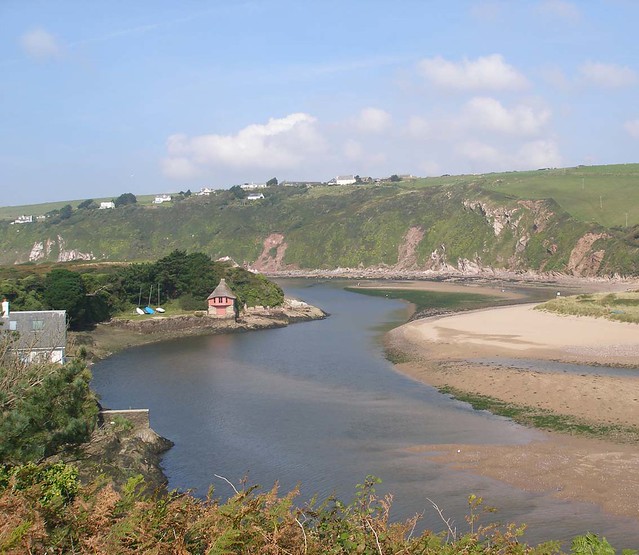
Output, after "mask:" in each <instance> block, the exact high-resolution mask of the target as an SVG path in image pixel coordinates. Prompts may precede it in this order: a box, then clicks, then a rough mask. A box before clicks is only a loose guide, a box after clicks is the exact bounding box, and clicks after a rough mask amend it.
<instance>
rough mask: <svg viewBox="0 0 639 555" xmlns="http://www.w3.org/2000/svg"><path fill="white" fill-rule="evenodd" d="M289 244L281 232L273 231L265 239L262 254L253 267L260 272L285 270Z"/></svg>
mask: <svg viewBox="0 0 639 555" xmlns="http://www.w3.org/2000/svg"><path fill="white" fill-rule="evenodd" d="M287 247H288V245H287V244H286V243H285V242H284V235H282V234H281V233H271V234H270V235H269V236H268V237H267V238H266V239H264V248H263V249H262V254H260V256H259V257H258V259H257V260H256V261H255V262H254V263H253V264H252V267H253V268H255V269H256V270H257V271H259V272H272V271H277V270H283V269H285V268H284V255H285V254H286V249H287Z"/></svg>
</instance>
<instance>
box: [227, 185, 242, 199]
mask: <svg viewBox="0 0 639 555" xmlns="http://www.w3.org/2000/svg"><path fill="white" fill-rule="evenodd" d="M229 191H230V192H231V193H232V194H233V196H234V197H235V198H236V199H243V198H244V197H245V196H246V191H245V190H244V189H242V187H240V186H239V185H234V186H233V187H231V188H230V189H229Z"/></svg>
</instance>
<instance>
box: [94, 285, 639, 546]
mask: <svg viewBox="0 0 639 555" xmlns="http://www.w3.org/2000/svg"><path fill="white" fill-rule="evenodd" d="M344 285H345V284H344V283H342V282H331V281H327V282H319V281H313V280H289V281H286V282H284V283H283V286H284V289H285V291H286V293H287V294H289V295H291V296H295V297H297V298H300V299H304V300H306V301H307V302H309V303H311V304H313V305H315V306H319V307H320V308H322V309H324V310H325V311H327V312H328V313H330V317H329V318H327V319H326V320H321V321H314V322H307V323H301V324H295V325H291V326H289V327H286V328H279V329H272V330H263V331H258V332H251V333H241V334H229V335H212V336H200V337H189V338H182V339H175V340H172V341H166V342H163V343H158V344H152V345H146V346H142V347H136V348H132V349H129V350H126V351H124V352H121V353H119V354H116V355H114V356H112V357H110V358H108V359H106V360H104V361H101V362H99V363H98V364H96V365H95V366H94V367H93V374H94V378H93V387H94V389H95V390H96V391H97V392H98V393H99V394H100V396H101V398H102V403H103V405H105V406H106V407H108V408H113V409H122V408H141V407H146V408H149V409H150V412H151V424H152V426H153V428H154V429H155V430H156V431H157V432H158V433H159V434H161V435H163V436H164V437H167V438H169V439H171V440H172V441H174V442H175V446H174V447H173V448H172V449H171V450H170V451H168V452H167V453H166V455H165V456H164V458H163V467H164V470H165V473H166V475H167V476H168V478H169V487H170V488H178V489H189V490H193V491H194V493H195V494H196V495H202V496H203V495H206V493H207V491H208V489H209V486H210V485H213V486H214V488H215V495H216V496H220V497H227V496H229V495H231V494H232V491H231V489H230V486H229V485H228V484H227V483H226V482H225V481H224V480H222V479H219V478H216V477H215V475H216V474H217V475H220V476H224V477H225V478H227V479H228V480H230V481H231V482H233V483H235V484H238V485H239V483H240V481H241V480H242V479H245V480H246V482H247V483H248V484H249V485H253V484H260V485H262V486H263V487H264V488H270V487H271V486H272V485H273V484H274V483H275V482H277V481H279V484H280V489H281V491H282V492H288V491H290V490H291V489H293V488H294V487H295V486H296V485H298V484H299V485H300V498H299V499H300V502H302V501H303V500H306V499H308V498H310V497H311V496H312V495H313V494H317V495H318V496H319V497H320V498H325V497H327V496H329V495H331V494H336V495H337V496H338V497H339V498H340V499H342V500H344V501H349V500H350V499H351V498H352V496H353V494H354V488H355V485H356V484H357V483H361V482H362V481H363V480H364V478H365V477H366V475H368V474H373V475H375V476H378V477H380V478H381V479H382V480H383V483H382V484H381V485H380V486H379V487H378V488H377V491H378V493H382V494H383V493H386V492H391V493H393V495H394V503H393V511H392V515H393V518H407V517H409V516H412V515H414V514H415V513H422V512H423V513H424V519H423V526H425V527H427V528H432V529H435V530H442V529H443V528H444V524H443V523H442V521H441V520H440V518H439V516H438V515H437V514H436V513H435V511H434V510H433V509H432V508H430V503H429V502H428V500H427V498H430V499H432V500H433V501H434V502H436V503H437V504H438V505H439V507H440V508H441V509H442V510H443V511H444V514H445V515H446V516H447V517H451V518H452V519H453V520H454V521H455V523H456V525H457V527H458V529H459V530H466V523H465V521H464V515H465V514H466V509H467V504H466V499H467V496H468V495H469V494H471V493H474V494H476V495H480V496H482V497H483V498H484V500H485V502H486V504H487V505H489V506H492V507H497V508H498V511H497V512H496V513H492V514H490V515H488V516H487V517H486V522H489V521H490V522H492V521H495V520H499V521H502V522H510V521H515V522H520V523H521V522H525V523H527V524H528V526H529V529H528V532H527V533H526V536H525V539H526V540H527V541H529V542H533V543H536V542H540V541H544V540H548V539H560V540H565V539H568V538H571V537H573V536H575V535H578V534H581V533H584V532H586V531H593V532H596V533H600V534H603V535H605V536H606V537H607V538H608V539H609V541H611V542H612V543H613V545H616V546H617V547H631V546H637V545H639V531H637V530H636V528H637V523H636V521H631V520H629V519H623V518H616V517H612V516H609V515H606V514H603V513H602V512H600V511H599V510H598V509H597V508H596V507H593V506H591V505H588V504H584V503H576V502H566V501H560V500H556V499H554V498H552V496H550V495H547V494H531V493H526V492H522V491H520V490H518V489H516V488H513V487H510V486H507V485H505V484H503V483H501V482H499V481H497V480H492V479H489V478H484V477H481V476H476V475H473V474H471V473H468V472H462V471H457V470H455V469H453V468H451V467H450V466H444V465H441V464H437V463H434V462H432V461H430V460H429V459H428V457H427V456H426V455H424V454H423V453H422V454H420V453H414V452H411V451H409V450H408V448H410V447H411V446H415V445H425V444H433V445H436V444H442V443H484V444H491V443H524V442H529V441H531V440H533V439H535V438H539V437H540V434H539V433H538V432H536V431H534V430H530V429H527V428H524V427H522V426H519V425H516V424H513V423H512V422H510V421H508V420H506V419H504V418H501V417H496V416H493V415H490V414H488V413H485V412H478V411H474V410H472V409H471V408H470V407H469V406H468V405H467V404H465V403H461V402H458V401H454V400H451V399H449V398H448V397H447V396H445V395H442V394H440V393H439V392H437V391H436V390H435V389H433V388H432V387H429V386H427V385H423V384H421V383H417V382H415V381H413V380H410V379H409V378H406V377H404V376H403V375H400V374H398V373H397V372H395V370H394V368H393V366H392V364H390V363H389V362H388V361H387V360H386V359H385V358H384V356H383V350H382V347H381V344H380V341H379V339H380V335H381V331H380V330H382V329H387V328H389V327H392V326H393V325H398V324H401V323H403V322H404V321H406V318H407V316H408V313H407V308H406V305H405V304H404V303H403V302H401V301H395V300H389V299H383V298H376V297H369V296H365V295H358V294H355V293H350V292H347V291H344V290H343V287H344Z"/></svg>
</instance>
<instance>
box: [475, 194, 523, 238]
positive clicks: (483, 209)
mask: <svg viewBox="0 0 639 555" xmlns="http://www.w3.org/2000/svg"><path fill="white" fill-rule="evenodd" d="M463 205H464V206H465V207H466V208H467V209H469V210H472V211H473V212H479V213H480V214H482V215H483V216H484V217H485V218H486V221H487V222H488V223H489V224H490V225H491V226H492V228H493V231H494V233H495V237H499V235H500V234H501V232H502V231H503V230H504V228H506V227H509V228H511V229H513V230H515V229H517V225H518V224H519V220H520V219H521V216H519V217H518V214H517V212H518V210H517V209H516V208H513V209H509V208H505V207H503V206H499V207H493V206H490V205H489V204H488V203H486V202H482V201H479V200H465V201H464V202H463Z"/></svg>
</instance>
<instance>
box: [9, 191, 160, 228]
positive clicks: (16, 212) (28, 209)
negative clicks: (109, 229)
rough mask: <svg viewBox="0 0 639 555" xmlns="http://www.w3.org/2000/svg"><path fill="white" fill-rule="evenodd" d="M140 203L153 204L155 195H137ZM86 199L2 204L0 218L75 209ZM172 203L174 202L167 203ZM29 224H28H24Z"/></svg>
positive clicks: (109, 198)
mask: <svg viewBox="0 0 639 555" xmlns="http://www.w3.org/2000/svg"><path fill="white" fill-rule="evenodd" d="M118 196H119V195H114V196H113V197H104V198H94V199H93V200H94V201H95V202H96V203H98V204H100V203H101V202H108V201H110V200H113V199H115V198H117V197H118ZM136 198H137V200H138V204H140V205H143V206H144V205H152V204H153V200H154V199H155V195H137V196H136ZM84 200H86V199H77V200H61V201H56V202H43V203H40V204H26V205H22V206H0V220H14V219H15V218H17V217H18V216H21V215H22V214H26V215H32V216H43V215H44V214H46V213H47V212H51V211H52V210H59V209H60V208H62V207H63V206H66V205H67V204H70V205H71V206H72V207H73V209H76V208H77V207H78V204H80V203H81V202H82V201H84ZM167 204H172V203H167ZM22 225H28V224H22Z"/></svg>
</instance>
